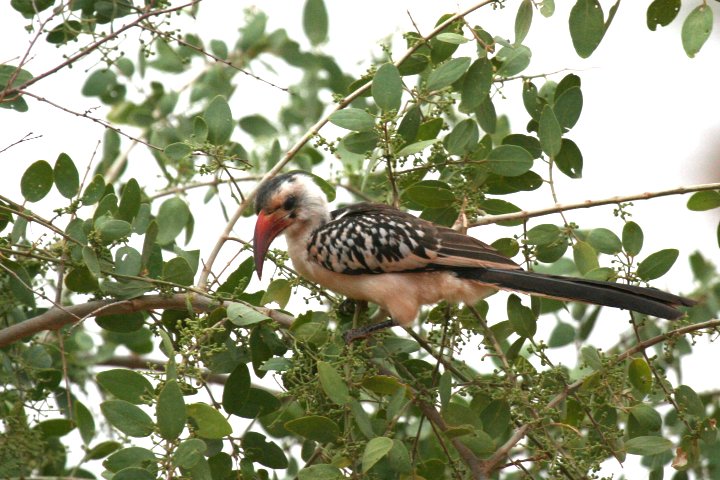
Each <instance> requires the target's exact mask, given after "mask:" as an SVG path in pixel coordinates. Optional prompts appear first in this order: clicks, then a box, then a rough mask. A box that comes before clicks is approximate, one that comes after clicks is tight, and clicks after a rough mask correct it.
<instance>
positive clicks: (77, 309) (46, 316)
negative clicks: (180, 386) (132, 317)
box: [0, 293, 293, 348]
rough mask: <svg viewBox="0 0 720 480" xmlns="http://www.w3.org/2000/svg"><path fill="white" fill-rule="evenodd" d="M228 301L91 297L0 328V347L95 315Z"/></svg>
mask: <svg viewBox="0 0 720 480" xmlns="http://www.w3.org/2000/svg"><path fill="white" fill-rule="evenodd" d="M232 303H233V302H223V301H219V300H216V299H213V298H210V297H206V296H201V295H197V294H194V293H177V294H174V295H146V296H143V297H138V298H132V299H129V300H93V301H90V302H87V303H83V304H79V305H71V306H67V307H63V308H62V309H60V308H57V307H53V308H51V309H49V310H48V311H46V312H45V313H43V314H41V315H38V316H37V317H33V318H30V319H28V320H25V321H24V322H21V323H17V324H15V325H10V326H9V327H6V328H4V329H2V330H0V348H2V347H6V346H8V345H10V344H12V343H14V342H16V341H18V340H20V339H23V338H25V337H28V336H30V335H34V334H36V333H38V332H42V331H45V330H57V329H59V328H62V327H63V326H65V325H67V324H70V323H75V322H79V321H82V320H85V319H86V318H89V317H95V316H98V315H110V314H117V313H132V312H141V311H146V310H154V309H173V310H183V309H186V308H187V306H188V304H189V305H191V306H192V307H193V309H194V310H195V311H197V312H207V311H210V310H213V309H215V308H217V307H219V306H222V305H226V306H227V305H231V304H232ZM253 308H254V309H255V310H257V311H258V312H260V313H262V314H263V315H267V316H268V317H270V318H271V319H273V320H275V321H276V322H278V323H280V324H281V325H282V326H284V327H289V326H290V325H291V324H292V321H293V318H292V317H291V316H290V315H287V314H285V313H281V312H278V311H275V310H273V309H270V308H264V307H253Z"/></svg>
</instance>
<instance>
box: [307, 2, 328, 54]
mask: <svg viewBox="0 0 720 480" xmlns="http://www.w3.org/2000/svg"><path fill="white" fill-rule="evenodd" d="M302 21H303V31H304V32H305V36H306V37H307V38H308V40H310V44H311V45H313V46H315V45H319V44H320V43H322V42H324V41H325V40H326V39H327V35H328V13H327V9H326V8H325V2H323V0H307V1H306V2H305V8H304V9H303V18H302Z"/></svg>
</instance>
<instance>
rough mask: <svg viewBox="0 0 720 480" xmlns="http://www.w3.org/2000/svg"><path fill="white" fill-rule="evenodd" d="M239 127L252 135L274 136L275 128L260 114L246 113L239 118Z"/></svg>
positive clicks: (259, 136)
mask: <svg viewBox="0 0 720 480" xmlns="http://www.w3.org/2000/svg"><path fill="white" fill-rule="evenodd" d="M240 128H242V129H243V130H245V131H246V132H247V133H249V134H250V135H252V136H253V137H258V138H263V137H274V136H276V135H277V133H278V131H277V129H276V128H275V127H274V126H273V125H272V123H270V122H268V120H267V119H266V118H265V117H263V116H262V115H248V116H247V117H243V118H241V119H240Z"/></svg>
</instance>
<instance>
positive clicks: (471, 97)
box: [458, 58, 493, 113]
mask: <svg viewBox="0 0 720 480" xmlns="http://www.w3.org/2000/svg"><path fill="white" fill-rule="evenodd" d="M492 80H493V66H492V63H490V60H488V59H487V58H479V59H477V60H475V61H474V62H473V64H472V65H470V68H469V69H468V71H467V74H466V75H465V79H464V80H463V85H462V90H460V99H461V101H460V106H459V107H458V109H459V110H460V111H461V112H465V113H470V112H473V111H475V109H476V108H478V107H479V106H480V104H482V103H483V101H485V99H486V97H487V96H488V95H489V94H490V86H491V85H492Z"/></svg>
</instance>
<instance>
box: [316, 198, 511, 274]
mask: <svg viewBox="0 0 720 480" xmlns="http://www.w3.org/2000/svg"><path fill="white" fill-rule="evenodd" d="M308 255H309V257H310V259H311V260H312V261H315V262H317V263H319V264H320V265H322V266H324V267H325V268H327V269H328V270H332V271H334V272H338V273H345V274H350V275H353V274H363V273H386V272H417V271H429V270H452V269H453V268H468V267H474V268H478V267H493V268H501V269H513V270H514V269H518V268H520V267H519V266H518V265H517V264H516V263H515V262H513V261H512V260H510V259H509V258H507V257H505V256H503V255H501V254H500V253H498V252H497V251H496V250H494V249H493V248H492V247H490V246H489V245H486V244H485V243H483V242H481V241H479V240H477V239H475V238H473V237H470V236H467V235H464V234H461V233H458V232H456V231H454V230H452V229H449V228H444V227H439V226H436V225H434V224H432V223H430V222H428V221H425V220H422V219H419V218H417V217H414V216H412V215H410V214H407V213H405V212H402V211H400V210H397V209H395V208H393V207H390V206H387V205H382V204H371V203H360V204H356V205H352V206H350V207H346V208H343V209H340V210H336V211H334V212H333V213H332V220H331V221H330V222H328V223H326V224H325V225H323V226H322V227H320V228H318V229H317V230H316V231H315V232H313V234H312V236H311V239H310V242H309V243H308Z"/></svg>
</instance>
